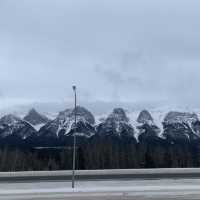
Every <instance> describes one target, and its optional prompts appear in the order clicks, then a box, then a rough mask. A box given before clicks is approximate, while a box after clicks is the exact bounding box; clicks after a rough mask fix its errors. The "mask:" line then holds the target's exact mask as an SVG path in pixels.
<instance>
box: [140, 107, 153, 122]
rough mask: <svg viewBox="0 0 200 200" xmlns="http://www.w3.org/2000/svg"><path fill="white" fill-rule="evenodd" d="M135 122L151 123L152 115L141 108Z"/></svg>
mask: <svg viewBox="0 0 200 200" xmlns="http://www.w3.org/2000/svg"><path fill="white" fill-rule="evenodd" d="M137 122H138V123H141V124H152V123H153V117H152V116H151V114H150V112H149V111H148V110H142V111H141V112H140V114H139V116H138V118H137Z"/></svg>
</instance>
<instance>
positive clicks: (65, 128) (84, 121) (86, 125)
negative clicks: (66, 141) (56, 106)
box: [40, 106, 95, 137]
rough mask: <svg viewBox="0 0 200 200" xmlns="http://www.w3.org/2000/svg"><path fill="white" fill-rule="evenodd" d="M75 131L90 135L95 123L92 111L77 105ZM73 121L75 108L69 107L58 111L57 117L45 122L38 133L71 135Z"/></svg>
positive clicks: (92, 132) (57, 135)
mask: <svg viewBox="0 0 200 200" xmlns="http://www.w3.org/2000/svg"><path fill="white" fill-rule="evenodd" d="M76 116H77V129H76V131H77V133H79V135H81V136H83V135H85V136H87V137H89V136H91V135H93V134H94V132H95V130H94V127H93V125H94V124H95V118H94V116H93V115H92V113H91V112H90V111H89V110H87V109H86V108H84V107H81V106H77V108H76ZM74 122H75V109H74V108H70V109H66V110H64V111H62V112H60V113H59V114H58V116H57V118H56V119H55V120H53V121H51V122H49V123H47V124H46V125H45V126H44V127H43V128H42V129H41V130H40V135H48V136H54V137H55V136H56V137H59V136H60V135H71V133H73V130H74Z"/></svg>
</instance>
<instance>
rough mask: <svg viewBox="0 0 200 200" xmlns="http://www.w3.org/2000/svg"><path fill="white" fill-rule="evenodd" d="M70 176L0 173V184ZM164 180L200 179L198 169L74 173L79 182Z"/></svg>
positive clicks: (61, 172)
mask: <svg viewBox="0 0 200 200" xmlns="http://www.w3.org/2000/svg"><path fill="white" fill-rule="evenodd" d="M71 174H72V172H71V171H45V172H8V173H4V172H0V182H25V181H27V182H34V181H36V182H38V181H44V182H45V181H47V182H49V181H66V180H70V179H71ZM164 178H200V168H188V169H183V168H182V169H126V170H89V171H86V170H79V171H76V179H78V180H79V181H85V180H108V179H112V180H119V179H164Z"/></svg>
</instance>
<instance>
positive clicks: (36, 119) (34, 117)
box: [24, 109, 49, 125]
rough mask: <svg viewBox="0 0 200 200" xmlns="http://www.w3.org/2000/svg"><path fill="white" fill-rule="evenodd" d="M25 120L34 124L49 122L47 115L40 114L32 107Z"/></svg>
mask: <svg viewBox="0 0 200 200" xmlns="http://www.w3.org/2000/svg"><path fill="white" fill-rule="evenodd" d="M24 120H25V121H27V122H29V123H30V124H32V125H38V124H46V123H47V122H49V119H48V118H47V117H46V116H44V115H41V114H39V113H38V112H37V111H36V110H35V109H31V110H30V111H29V112H28V114H27V115H26V116H25V117H24Z"/></svg>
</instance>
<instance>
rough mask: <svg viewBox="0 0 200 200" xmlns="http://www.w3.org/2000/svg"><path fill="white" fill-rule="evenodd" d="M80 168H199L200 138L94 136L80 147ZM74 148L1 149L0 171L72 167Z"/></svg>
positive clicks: (68, 168)
mask: <svg viewBox="0 0 200 200" xmlns="http://www.w3.org/2000/svg"><path fill="white" fill-rule="evenodd" d="M76 162H77V163H76V166H77V169H123V168H172V167H175V168H176V167H200V141H199V140H194V141H189V140H188V141H185V140H184V141H182V140H180V141H174V142H172V141H167V140H164V139H162V138H159V137H156V136H155V137H149V138H146V139H144V140H142V139H141V140H140V141H139V142H137V141H136V140H135V139H134V138H126V137H124V138H121V137H120V138H119V137H115V136H110V137H99V136H95V137H92V138H90V139H88V140H84V142H82V143H81V142H79V143H78V146H77V160H76ZM70 169H72V147H71V146H70V145H68V146H66V147H64V148H55V149H53V148H44V149H43V148H42V149H41V148H39V149H37V148H20V147H19V146H18V147H17V146H15V147H12V146H2V147H1V148H0V171H27V170H70Z"/></svg>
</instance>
